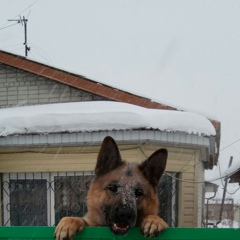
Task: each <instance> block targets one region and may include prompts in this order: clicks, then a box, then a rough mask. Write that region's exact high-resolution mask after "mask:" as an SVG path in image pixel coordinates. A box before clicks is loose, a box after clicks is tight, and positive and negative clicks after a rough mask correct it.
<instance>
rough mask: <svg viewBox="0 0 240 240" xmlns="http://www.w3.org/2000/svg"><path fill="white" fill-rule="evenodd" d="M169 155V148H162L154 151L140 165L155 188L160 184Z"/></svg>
mask: <svg viewBox="0 0 240 240" xmlns="http://www.w3.org/2000/svg"><path fill="white" fill-rule="evenodd" d="M167 157H168V151H167V149H165V148H162V149H159V150H157V151H156V152H154V153H153V154H152V155H151V156H150V157H149V158H148V159H147V160H145V161H144V162H142V163H141V164H140V165H139V166H138V167H139V169H140V170H141V171H142V173H143V175H144V176H145V178H146V179H147V180H148V182H149V183H150V184H151V185H152V186H153V187H154V188H155V187H156V186H157V185H158V183H159V180H160V178H161V176H162V174H163V173H164V171H165V167H166V164H167Z"/></svg>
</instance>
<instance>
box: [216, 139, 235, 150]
mask: <svg viewBox="0 0 240 240" xmlns="http://www.w3.org/2000/svg"><path fill="white" fill-rule="evenodd" d="M239 141H240V138H239V139H237V140H236V141H234V142H232V143H230V144H229V145H227V146H226V147H224V148H222V149H220V151H223V150H225V149H226V148H228V147H231V146H232V145H233V144H235V143H237V142H239Z"/></svg>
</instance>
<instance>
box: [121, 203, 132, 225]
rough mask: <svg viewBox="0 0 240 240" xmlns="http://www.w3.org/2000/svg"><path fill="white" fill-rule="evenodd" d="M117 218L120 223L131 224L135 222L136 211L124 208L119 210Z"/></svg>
mask: <svg viewBox="0 0 240 240" xmlns="http://www.w3.org/2000/svg"><path fill="white" fill-rule="evenodd" d="M116 218H117V220H118V221H119V222H120V223H128V224H131V223H132V222H133V221H134V220H135V211H134V209H133V208H131V207H128V206H123V207H121V208H118V209H117V211H116Z"/></svg>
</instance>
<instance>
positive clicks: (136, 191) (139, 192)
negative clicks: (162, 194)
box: [135, 188, 143, 198]
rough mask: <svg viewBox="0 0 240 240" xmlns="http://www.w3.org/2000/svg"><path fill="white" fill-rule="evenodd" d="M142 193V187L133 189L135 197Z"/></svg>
mask: <svg viewBox="0 0 240 240" xmlns="http://www.w3.org/2000/svg"><path fill="white" fill-rule="evenodd" d="M142 195H143V190H142V189H139V188H137V189H135V196H136V198H139V197H141V196H142Z"/></svg>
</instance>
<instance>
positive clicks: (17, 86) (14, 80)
mask: <svg viewBox="0 0 240 240" xmlns="http://www.w3.org/2000/svg"><path fill="white" fill-rule="evenodd" d="M96 100H107V99H105V98H103V97H101V96H98V95H94V94H91V93H89V92H85V91H82V90H79V89H76V88H73V87H69V86H67V85H64V84H61V83H58V82H56V81H53V80H49V79H47V78H44V77H41V76H37V75H34V74H31V73H28V72H25V71H22V70H18V69H15V68H13V67H9V66H6V65H3V64H2V65H0V108H8V107H15V106H25V105H35V104H47V103H63V102H80V101H96Z"/></svg>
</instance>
